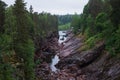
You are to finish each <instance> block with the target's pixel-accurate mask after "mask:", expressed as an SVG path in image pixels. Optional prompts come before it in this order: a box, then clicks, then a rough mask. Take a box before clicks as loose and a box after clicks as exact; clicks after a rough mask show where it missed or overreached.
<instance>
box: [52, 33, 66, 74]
mask: <svg viewBox="0 0 120 80" xmlns="http://www.w3.org/2000/svg"><path fill="white" fill-rule="evenodd" d="M65 35H66V31H59V43H60V44H61V43H62V42H64V41H65V40H66V38H67V37H65ZM59 60H60V59H59V56H58V55H55V56H54V57H53V58H52V63H51V65H50V67H51V69H52V71H54V72H55V71H56V70H57V68H56V67H55V65H56V64H57V63H58V62H59Z"/></svg>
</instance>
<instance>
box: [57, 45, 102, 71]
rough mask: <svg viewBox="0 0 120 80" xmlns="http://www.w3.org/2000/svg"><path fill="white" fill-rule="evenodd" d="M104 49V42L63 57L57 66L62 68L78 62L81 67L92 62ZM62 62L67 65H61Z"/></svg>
mask: <svg viewBox="0 0 120 80" xmlns="http://www.w3.org/2000/svg"><path fill="white" fill-rule="evenodd" d="M103 49H104V44H103V43H102V44H100V45H99V46H97V47H95V48H94V49H92V50H89V51H83V52H81V53H76V54H74V55H71V56H69V57H67V58H64V59H62V60H60V61H59V63H58V64H57V65H56V66H57V67H58V68H60V69H62V68H63V67H64V66H67V65H69V64H76V65H77V66H79V67H84V66H87V65H89V64H90V63H92V62H93V61H94V60H96V58H97V57H98V56H99V55H100V54H101V53H102V50H103ZM61 64H65V65H61Z"/></svg>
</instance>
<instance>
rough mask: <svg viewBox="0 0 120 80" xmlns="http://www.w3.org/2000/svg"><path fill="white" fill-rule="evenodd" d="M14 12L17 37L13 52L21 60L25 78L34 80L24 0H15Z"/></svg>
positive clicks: (31, 47) (30, 41) (31, 46)
mask: <svg viewBox="0 0 120 80" xmlns="http://www.w3.org/2000/svg"><path fill="white" fill-rule="evenodd" d="M14 14H15V17H16V23H17V25H16V27H17V39H16V40H15V52H16V53H17V55H18V58H19V59H20V60H22V61H21V62H23V65H22V66H23V68H21V70H23V72H24V74H25V75H23V76H24V78H25V80H34V70H33V64H34V59H33V57H34V54H33V53H34V45H33V42H32V40H31V39H30V35H29V28H30V27H29V26H28V22H29V20H28V18H27V11H26V7H25V3H24V0H16V1H15V5H14Z"/></svg>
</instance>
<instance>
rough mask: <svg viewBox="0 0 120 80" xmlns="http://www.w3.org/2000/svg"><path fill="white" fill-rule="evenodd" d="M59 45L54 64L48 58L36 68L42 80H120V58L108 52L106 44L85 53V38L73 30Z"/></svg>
mask: <svg viewBox="0 0 120 80" xmlns="http://www.w3.org/2000/svg"><path fill="white" fill-rule="evenodd" d="M63 33H65V32H63ZM66 36H67V38H66ZM63 38H65V39H63ZM63 41H64V42H63ZM56 43H57V42H56ZM58 44H59V45H57V46H54V47H57V48H56V49H55V48H53V49H54V50H56V52H55V53H54V55H52V57H51V60H52V62H50V63H48V62H47V61H45V60H47V59H48V57H46V55H45V56H44V57H46V58H45V59H44V61H43V62H41V64H39V65H37V66H36V67H37V68H36V71H37V73H36V76H38V80H39V79H42V80H120V67H119V66H120V58H119V57H118V58H116V57H112V56H111V55H110V54H109V53H108V52H106V51H105V44H104V41H103V42H99V43H97V44H96V45H95V46H94V47H93V48H92V49H89V50H86V51H82V50H81V49H80V48H81V47H82V46H84V37H79V36H75V35H74V34H73V33H72V31H70V30H69V31H67V32H66V35H64V36H63V35H62V37H61V36H60V37H59V43H58Z"/></svg>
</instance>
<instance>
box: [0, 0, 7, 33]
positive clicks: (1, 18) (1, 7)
mask: <svg viewBox="0 0 120 80" xmlns="http://www.w3.org/2000/svg"><path fill="white" fill-rule="evenodd" d="M6 6H7V5H6V4H5V3H4V2H3V1H1V0H0V33H3V32H4V28H3V25H4V22H5V7H6Z"/></svg>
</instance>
